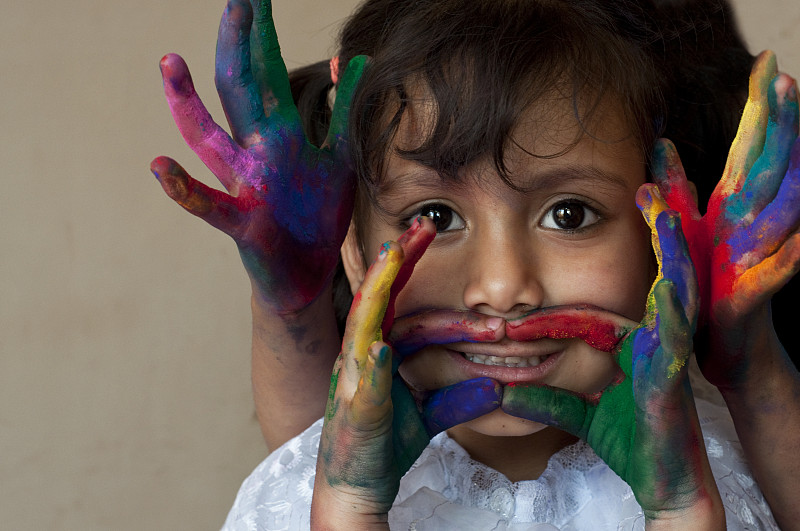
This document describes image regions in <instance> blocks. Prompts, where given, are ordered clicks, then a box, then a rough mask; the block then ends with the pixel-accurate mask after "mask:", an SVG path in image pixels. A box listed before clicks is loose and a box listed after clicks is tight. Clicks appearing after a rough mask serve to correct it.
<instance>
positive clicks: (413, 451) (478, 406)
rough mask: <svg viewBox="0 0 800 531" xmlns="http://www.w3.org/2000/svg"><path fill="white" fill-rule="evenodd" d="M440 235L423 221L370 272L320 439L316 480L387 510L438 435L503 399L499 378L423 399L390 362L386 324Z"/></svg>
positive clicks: (384, 251) (385, 250) (388, 247)
mask: <svg viewBox="0 0 800 531" xmlns="http://www.w3.org/2000/svg"><path fill="white" fill-rule="evenodd" d="M434 234H435V231H434V227H433V224H432V223H431V222H430V220H427V219H425V220H418V221H417V222H415V223H414V225H413V226H412V227H411V228H409V230H408V231H407V232H406V233H405V234H404V235H403V236H402V237H401V238H400V242H401V243H397V242H390V243H387V244H385V245H383V246H382V247H381V250H380V253H379V255H378V257H377V259H376V260H375V262H374V263H373V264H372V266H371V267H370V268H369V270H368V271H367V273H366V275H365V277H364V281H363V282H362V284H361V287H360V289H359V292H358V293H357V294H356V296H355V297H354V300H353V305H352V307H351V310H350V314H349V315H348V318H347V328H346V330H345V336H344V340H343V342H342V353H341V355H340V358H339V361H338V362H337V368H336V370H335V371H334V374H333V377H332V379H331V391H330V395H329V399H328V405H327V409H326V416H325V424H324V426H323V431H322V438H321V440H320V451H319V460H318V462H317V469H318V474H317V481H318V482H320V481H324V482H325V485H326V486H327V487H330V488H334V489H338V488H341V489H343V491H344V493H345V494H344V496H348V495H352V494H353V492H361V493H363V495H364V496H365V498H366V499H370V500H374V503H375V504H377V507H378V508H379V510H380V511H384V512H388V510H389V508H390V507H391V504H392V502H393V501H394V498H395V495H396V494H397V489H398V488H399V485H400V483H399V482H400V477H401V476H402V475H403V474H404V473H405V472H406V471H407V470H408V469H409V468H410V467H411V465H412V464H413V463H414V461H415V460H416V459H417V458H418V457H419V455H420V454H421V453H422V450H423V449H424V448H425V447H426V446H427V445H428V442H429V441H430V438H431V437H432V436H433V435H435V434H436V433H439V432H440V431H442V430H445V429H447V428H450V427H451V426H454V425H456V424H461V423H463V422H466V421H469V420H472V419H474V418H477V417H480V416H482V415H484V414H486V413H489V412H490V411H494V410H495V409H497V408H498V407H499V406H500V402H501V399H502V387H501V386H500V385H499V384H498V383H497V382H495V381H493V380H490V379H487V378H480V379H476V380H469V381H466V382H460V383H458V384H456V385H453V386H450V387H447V388H444V389H440V390H438V391H434V392H432V393H430V394H429V396H427V397H426V398H425V399H424V400H422V402H421V403H419V404H418V402H417V400H415V398H414V397H413V396H412V395H411V392H410V391H409V389H408V387H407V386H406V384H405V383H404V382H403V381H402V379H401V378H400V376H399V375H398V374H397V370H396V369H397V364H396V363H392V364H390V363H389V358H390V357H391V355H390V353H391V349H390V348H389V346H388V345H387V344H385V343H383V342H382V338H383V334H382V331H381V328H382V326H383V327H391V325H392V322H391V319H390V318H387V316H391V315H392V310H393V305H394V298H395V296H396V294H397V292H398V291H399V289H400V288H402V286H403V284H405V282H406V281H407V280H408V277H409V276H410V275H411V272H412V271H413V268H414V265H415V264H416V262H417V261H418V260H419V258H420V257H421V256H422V253H423V252H424V251H425V249H426V248H427V246H428V245H429V244H430V242H431V240H432V239H433V236H434Z"/></svg>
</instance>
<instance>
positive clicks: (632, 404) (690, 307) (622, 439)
mask: <svg viewBox="0 0 800 531" xmlns="http://www.w3.org/2000/svg"><path fill="white" fill-rule="evenodd" d="M648 186H649V187H652V186H653V185H645V187H648ZM651 194H652V195H653V196H654V197H653V198H650V197H649V196H650V195H651ZM639 195H640V199H645V198H647V201H646V203H647V208H648V212H646V213H645V214H646V218H647V219H648V222H649V223H650V225H651V228H653V229H654V236H656V237H655V238H654V248H655V250H656V256H657V258H658V261H659V274H658V277H657V279H656V281H655V283H654V284H653V288H652V289H651V292H650V295H649V298H648V310H647V313H646V315H645V317H644V319H643V321H642V322H641V323H640V324H639V326H638V327H636V328H635V329H634V330H632V331H631V332H629V333H628V334H627V335H626V336H625V337H624V339H622V340H621V341H620V343H619V344H618V345H617V346H616V347H614V350H613V352H614V356H615V359H616V361H617V363H618V364H619V366H620V368H621V372H622V373H621V374H620V375H619V377H618V378H617V379H616V380H615V381H613V382H612V383H611V384H610V385H609V386H608V387H607V388H606V389H605V390H604V391H603V392H602V393H601V394H600V395H599V396H589V397H587V396H582V395H578V394H575V393H572V392H569V391H565V390H562V389H556V388H551V387H546V386H539V385H533V384H525V385H518V384H509V385H507V386H506V387H505V389H504V394H503V405H502V408H503V410H504V411H505V412H507V413H509V414H511V415H515V416H519V417H524V418H527V419H531V420H534V421H537V422H543V423H546V424H550V425H553V426H556V427H559V428H560V429H563V430H565V431H568V432H570V433H572V434H574V435H576V436H578V437H581V438H582V439H584V440H586V442H587V443H588V444H589V445H590V446H591V447H592V448H593V449H594V450H595V452H596V453H597V454H598V455H599V456H600V457H601V458H602V459H603V460H604V461H605V462H606V463H607V464H608V465H609V467H611V469H612V470H614V471H615V472H616V473H617V474H618V475H619V476H620V477H621V478H622V479H624V480H625V481H626V482H627V483H628V484H629V485H630V486H631V489H632V490H633V493H634V495H635V496H636V499H637V501H638V502H639V504H640V505H641V507H642V509H643V510H644V512H645V516H646V517H647V519H648V520H649V521H654V520H658V519H665V518H673V517H675V518H677V517H681V516H685V515H689V514H694V515H698V514H703V515H704V516H708V514H709V511H710V513H711V515H712V518H719V517H720V516H721V504H720V503H719V495H718V493H717V491H716V487H715V484H714V479H713V476H712V475H711V472H710V469H709V466H708V461H707V458H706V454H705V448H704V446H703V439H702V435H701V433H700V426H699V422H698V419H697V413H696V411H695V408H694V402H693V398H692V391H691V387H690V386H689V380H688V374H687V367H686V362H687V360H688V357H689V355H690V353H691V350H692V341H691V337H692V332H693V327H694V321H695V309H696V307H697V301H696V282H695V278H694V273H693V268H692V265H691V261H690V259H689V255H688V251H687V250H686V244H685V241H684V239H683V237H682V235H681V231H680V222H679V220H678V218H677V216H676V215H675V214H674V213H673V212H670V211H665V210H664V206H665V205H664V203H663V201H660V200H658V199H656V198H655V196H656V195H657V192H656V191H655V190H654V189H653V188H643V189H642V190H640V194H639ZM580 311H584V310H580ZM591 315H592V317H593V318H594V319H596V320H598V321H599V322H600V323H602V325H603V327H605V328H609V329H610V330H614V329H616V330H619V331H623V330H625V328H626V325H625V323H624V320H623V319H622V318H621V317H615V316H614V315H613V314H610V313H608V314H607V315H605V316H604V315H603V313H602V311H600V310H598V309H591ZM577 316H578V314H576V316H575V317H577ZM523 319H524V320H526V321H528V323H527V324H526V325H525V326H524V327H520V326H518V327H516V330H514V329H513V328H512V325H511V324H510V325H509V329H508V335H509V337H511V336H512V335H514V336H515V338H517V339H523V338H524V336H527V335H530V336H531V337H541V334H542V330H545V328H546V327H544V326H540V325H537V324H536V322H535V320H531V318H529V317H528V318H523ZM570 333H572V331H570ZM613 335H614V332H611V333H609V334H605V335H604V336H603V337H611V336H613ZM707 509H708V511H707ZM693 525H698V523H697V522H693Z"/></svg>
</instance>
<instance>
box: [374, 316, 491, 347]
mask: <svg viewBox="0 0 800 531" xmlns="http://www.w3.org/2000/svg"><path fill="white" fill-rule="evenodd" d="M504 325H505V320H504V319H503V318H502V317H492V316H489V315H486V314H482V313H477V312H469V311H457V310H430V311H427V312H422V313H418V314H414V315H409V316H406V317H402V318H399V319H397V320H395V322H394V324H393V325H392V329H391V330H390V332H389V342H390V343H391V344H392V347H394V351H395V354H396V355H397V356H399V357H400V359H402V358H404V357H405V356H408V355H409V354H412V353H414V352H417V351H418V350H421V349H423V348H425V347H427V346H429V345H445V344H447V343H457V342H459V341H467V342H492V341H498V340H500V339H502V338H503V335H504Z"/></svg>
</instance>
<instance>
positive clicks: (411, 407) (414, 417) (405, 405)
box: [392, 375, 431, 474]
mask: <svg viewBox="0 0 800 531" xmlns="http://www.w3.org/2000/svg"><path fill="white" fill-rule="evenodd" d="M430 440H431V438H430V435H429V434H428V429H427V427H426V426H425V424H424V423H423V422H422V417H421V415H420V412H419V409H418V408H417V403H416V401H415V400H414V398H413V397H412V396H411V393H410V392H409V390H408V387H406V384H405V382H404V381H403V379H402V378H400V376H399V375H395V377H394V378H393V379H392V445H393V447H394V457H395V461H396V462H397V467H398V470H399V472H400V474H403V473H405V472H406V471H407V470H408V469H409V468H411V465H413V464H414V461H416V460H417V458H418V457H419V456H420V454H421V453H422V451H423V450H424V449H425V447H426V446H428V443H429V442H430Z"/></svg>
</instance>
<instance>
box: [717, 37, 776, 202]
mask: <svg viewBox="0 0 800 531" xmlns="http://www.w3.org/2000/svg"><path fill="white" fill-rule="evenodd" d="M777 74H778V64H777V59H776V58H775V54H774V53H773V52H771V51H769V50H766V51H764V52H761V54H760V55H759V56H758V58H757V59H756V62H755V63H754V64H753V69H752V71H751V72H750V88H749V93H748V96H747V103H746V104H745V107H744V111H743V112H742V118H741V120H740V121H739V129H738V130H737V131H736V137H735V138H734V140H733V143H732V144H731V149H730V151H729V153H728V161H727V163H726V165H725V171H724V173H723V174H722V179H721V180H720V184H719V190H720V192H722V195H723V196H730V195H732V194H734V193H736V192H738V191H739V190H740V189H741V187H742V183H743V182H744V179H745V177H746V176H747V172H748V171H749V170H750V168H752V167H753V164H754V163H755V161H756V159H757V158H758V156H759V155H760V154H761V150H762V149H763V147H764V139H765V138H766V131H767V120H768V117H769V103H768V101H767V94H768V92H769V85H770V83H771V82H772V79H773V78H774V77H775V76H776V75H777Z"/></svg>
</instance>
